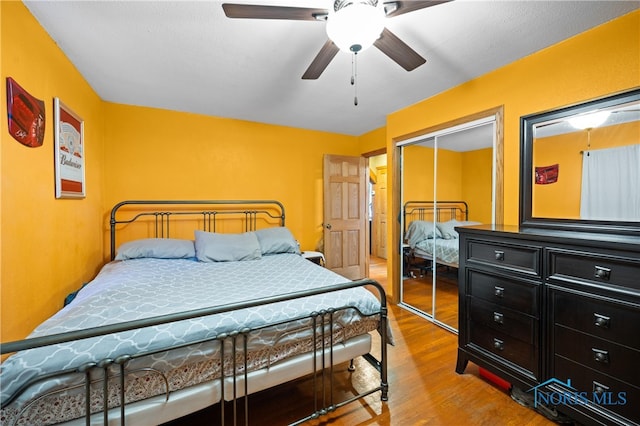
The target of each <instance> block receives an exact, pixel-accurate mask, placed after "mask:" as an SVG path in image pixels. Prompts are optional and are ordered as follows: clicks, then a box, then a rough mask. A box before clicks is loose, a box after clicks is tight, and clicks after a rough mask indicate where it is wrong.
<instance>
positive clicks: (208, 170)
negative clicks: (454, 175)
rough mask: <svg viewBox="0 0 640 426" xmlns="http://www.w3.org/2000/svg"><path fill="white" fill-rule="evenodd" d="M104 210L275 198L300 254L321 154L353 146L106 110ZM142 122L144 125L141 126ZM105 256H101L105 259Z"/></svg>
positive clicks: (316, 220)
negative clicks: (146, 202)
mask: <svg viewBox="0 0 640 426" xmlns="http://www.w3.org/2000/svg"><path fill="white" fill-rule="evenodd" d="M104 117H105V122H107V123H118V124H117V125H116V126H107V127H106V128H105V132H104V135H105V141H106V143H107V145H108V147H109V149H108V150H107V151H106V152H105V176H106V177H107V182H106V193H105V202H106V205H105V207H107V208H109V207H110V206H112V205H113V204H115V203H117V202H119V201H121V200H124V199H154V198H156V199H161V198H168V199H180V198H182V199H275V200H279V201H280V202H282V203H283V204H284V206H285V208H286V215H287V216H286V224H287V227H289V228H290V229H291V231H292V232H293V234H294V235H295V237H296V238H297V239H298V240H299V241H300V245H301V248H302V249H303V250H314V249H315V246H316V243H317V241H318V240H319V239H320V238H321V235H322V227H321V224H322V192H323V187H322V170H323V169H322V167H323V166H322V165H323V162H322V161H323V155H324V154H325V153H326V154H339V155H359V154H360V151H359V147H358V139H357V138H356V137H353V136H346V135H339V134H335V133H326V132H319V131H312V130H303V129H296V128H291V127H283V126H272V125H266V124H260V123H252V122H248V121H241V120H234V119H226V118H217V117H208V116H203V115H196V114H188V113H181V112H173V111H166V110H159V109H153V108H142V107H132V106H124V105H118V104H113V103H105V107H104ZM141 123H144V125H141ZM105 255H106V253H105Z"/></svg>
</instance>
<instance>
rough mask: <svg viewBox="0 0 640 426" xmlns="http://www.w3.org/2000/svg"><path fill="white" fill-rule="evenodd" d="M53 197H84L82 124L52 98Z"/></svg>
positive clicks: (75, 115) (65, 107)
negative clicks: (54, 191) (53, 117)
mask: <svg viewBox="0 0 640 426" xmlns="http://www.w3.org/2000/svg"><path fill="white" fill-rule="evenodd" d="M53 109H54V115H55V135H54V136H55V137H54V141H55V151H54V153H55V165H56V198H83V197H84V196H85V194H86V188H85V170H84V167H85V165H84V121H83V120H82V119H81V118H80V117H79V116H78V115H77V114H75V113H74V112H73V111H71V110H70V109H69V108H68V107H67V106H66V105H65V104H63V103H62V102H60V99H58V98H54V100H53Z"/></svg>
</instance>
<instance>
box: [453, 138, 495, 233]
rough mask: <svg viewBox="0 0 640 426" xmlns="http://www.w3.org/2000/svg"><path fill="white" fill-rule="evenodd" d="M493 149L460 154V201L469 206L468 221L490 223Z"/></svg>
mask: <svg viewBox="0 0 640 426" xmlns="http://www.w3.org/2000/svg"><path fill="white" fill-rule="evenodd" d="M492 168H493V148H486V149H479V150H476V151H468V152H463V153H462V170H463V175H462V197H461V199H462V200H465V201H466V202H467V204H468V205H469V220H473V221H476V222H481V223H491V216H492V214H491V213H492V212H491V197H492V194H491V190H492Z"/></svg>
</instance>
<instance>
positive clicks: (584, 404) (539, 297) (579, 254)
mask: <svg viewBox="0 0 640 426" xmlns="http://www.w3.org/2000/svg"><path fill="white" fill-rule="evenodd" d="M457 230H458V232H459V234H460V269H459V296H460V298H459V303H460V310H459V343H458V361H457V365H456V371H457V372H458V373H463V372H464V370H465V368H466V366H467V363H468V362H469V361H471V362H473V363H475V364H477V365H478V366H480V367H483V368H485V369H487V370H489V371H490V372H492V373H494V374H496V375H498V376H499V377H501V378H503V379H505V380H507V381H508V382H510V383H511V384H512V385H513V386H514V387H516V388H518V390H519V391H520V393H521V394H526V395H529V396H530V397H531V400H532V401H533V402H534V405H540V406H542V407H544V408H545V409H548V410H551V411H553V412H555V411H556V410H557V411H558V412H560V413H563V414H565V415H567V416H569V417H571V418H574V419H576V420H577V421H579V422H581V423H584V424H604V425H611V424H620V425H628V424H640V367H638V366H637V365H636V362H638V361H640V237H638V236H624V235H609V234H588V233H584V232H569V231H555V230H553V231H552V230H540V229H537V230H527V229H519V228H518V227H505V226H473V227H464V228H457Z"/></svg>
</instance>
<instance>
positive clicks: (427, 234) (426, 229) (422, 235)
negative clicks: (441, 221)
mask: <svg viewBox="0 0 640 426" xmlns="http://www.w3.org/2000/svg"><path fill="white" fill-rule="evenodd" d="M434 228H435V230H434ZM404 238H405V240H407V243H408V244H409V246H410V247H411V248H414V247H415V246H416V244H418V243H419V242H420V241H424V240H428V239H433V238H442V234H441V233H440V230H439V229H438V227H437V226H433V222H427V221H425V220H414V221H412V222H411V223H410V224H409V226H408V227H407V233H406V234H405V236H404Z"/></svg>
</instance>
